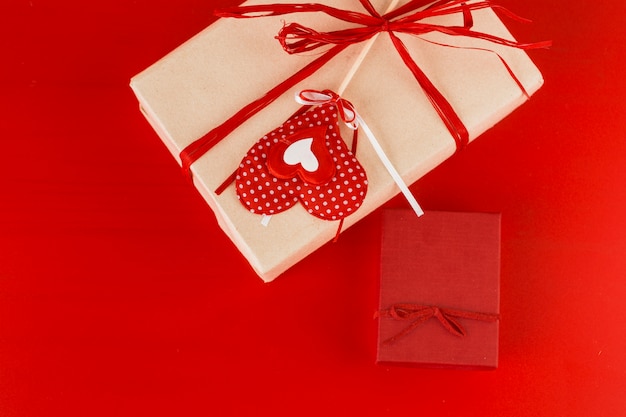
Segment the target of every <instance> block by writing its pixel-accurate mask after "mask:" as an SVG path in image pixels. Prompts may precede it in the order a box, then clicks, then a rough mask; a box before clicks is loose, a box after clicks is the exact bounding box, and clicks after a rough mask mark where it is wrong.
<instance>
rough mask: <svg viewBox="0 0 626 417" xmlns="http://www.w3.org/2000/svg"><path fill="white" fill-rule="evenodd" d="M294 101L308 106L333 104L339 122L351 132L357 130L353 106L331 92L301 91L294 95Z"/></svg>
mask: <svg viewBox="0 0 626 417" xmlns="http://www.w3.org/2000/svg"><path fill="white" fill-rule="evenodd" d="M296 101H297V102H298V103H300V104H304V105H308V106H319V105H321V104H326V103H333V104H335V105H336V106H337V112H338V113H339V116H340V117H341V120H343V121H344V123H345V124H346V125H347V126H348V127H349V128H350V129H352V130H355V129H357V128H358V124H359V123H358V120H357V113H356V110H355V109H354V105H353V104H352V103H350V102H349V101H348V100H346V99H345V98H342V97H341V96H339V94H337V93H335V92H334V91H331V90H323V91H318V90H302V91H300V92H299V93H298V94H296Z"/></svg>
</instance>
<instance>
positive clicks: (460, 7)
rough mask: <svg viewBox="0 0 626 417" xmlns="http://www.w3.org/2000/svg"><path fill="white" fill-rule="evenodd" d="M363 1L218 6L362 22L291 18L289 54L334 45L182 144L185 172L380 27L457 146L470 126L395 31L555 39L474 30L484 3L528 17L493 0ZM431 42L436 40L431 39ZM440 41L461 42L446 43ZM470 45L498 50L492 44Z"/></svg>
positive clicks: (248, 14)
mask: <svg viewBox="0 0 626 417" xmlns="http://www.w3.org/2000/svg"><path fill="white" fill-rule="evenodd" d="M359 2H360V3H361V5H362V6H363V7H364V9H365V10H366V11H367V13H368V14H365V13H361V12H356V11H351V10H342V9H337V8H335V7H331V6H327V5H323V4H316V3H303V4H267V5H253V6H239V7H232V8H224V9H218V10H217V11H216V12H215V14H216V15H217V16H220V17H234V18H258V17H265V16H279V15H285V14H292V13H306V12H309V13H311V12H315V13H325V14H327V15H329V16H332V17H335V18H337V19H340V20H342V21H345V22H347V23H352V24H358V25H360V26H358V27H354V28H349V29H343V30H337V31H332V32H318V31H315V30H314V29H311V28H308V27H306V26H303V25H300V24H298V23H290V24H286V25H285V26H284V27H283V28H282V29H281V31H280V32H279V34H278V36H277V39H278V40H279V41H280V43H281V45H282V46H283V48H284V49H285V51H287V52H288V53H290V54H292V53H299V52H304V51H310V50H313V49H316V48H319V47H322V46H325V45H332V46H331V47H330V48H329V49H328V50H327V51H326V52H325V53H324V54H322V55H321V56H320V57H318V58H316V59H315V60H314V61H312V62H311V63H309V64H308V65H306V66H305V67H304V68H302V69H301V70H300V71H298V72H296V73H295V74H293V75H292V76H291V77H289V78H288V79H286V80H285V81H283V82H282V83H280V84H278V85H277V86H276V87H274V88H273V89H271V90H270V91H268V92H267V93H266V94H265V95H264V96H263V97H260V98H259V99H257V100H255V101H253V102H252V103H250V104H248V105H247V106H245V107H244V108H242V109H241V110H240V111H238V112H237V113H235V114H234V115H233V116H231V117H230V118H229V119H228V120H226V121H225V122H224V123H222V124H221V125H220V126H218V127H216V128H215V129H213V130H211V131H210V132H209V133H207V134H206V135H204V136H203V137H201V138H200V139H198V140H196V141H194V142H192V143H191V144H190V145H189V146H187V147H186V148H185V149H183V151H182V152H181V154H180V158H181V162H182V168H183V172H184V173H186V174H187V175H188V176H189V178H191V172H190V166H191V164H193V163H194V162H195V161H196V160H197V159H199V158H200V157H201V156H202V155H204V154H205V153H206V152H207V151H209V150H210V149H211V148H212V147H213V146H215V145H216V144H217V143H219V142H220V141H221V140H222V139H224V138H225V137H226V136H228V135H229V134H230V133H231V132H232V131H233V130H235V129H236V128H237V127H238V126H239V125H240V124H241V123H243V122H245V121H246V120H248V119H249V118H250V117H252V116H254V115H255V114H256V113H258V112H259V111H260V110H262V109H263V108H265V107H267V106H268V105H269V104H271V103H272V102H273V101H274V100H276V99H277V98H278V97H280V96H281V95H282V94H283V93H285V92H286V91H288V90H289V89H290V88H292V87H294V86H295V85H296V84H298V83H299V82H301V81H303V80H304V79H306V78H307V77H309V76H310V75H312V74H313V73H315V72H316V71H317V70H318V69H319V68H321V67H322V66H324V65H325V64H326V63H327V62H328V61H330V60H331V59H332V58H333V57H334V56H336V55H337V54H339V53H340V52H341V51H343V50H344V49H345V48H347V47H348V46H349V45H352V44H355V43H358V42H362V41H364V40H367V39H370V38H372V37H373V36H374V35H376V34H378V33H380V32H386V33H387V34H388V35H389V37H390V38H391V41H392V42H393V45H394V47H395V48H396V50H397V51H398V53H399V55H400V57H401V58H402V60H403V62H404V63H405V65H406V66H407V67H408V68H409V70H410V71H411V73H412V74H413V76H414V77H415V79H416V80H417V82H418V83H419V85H420V86H421V87H422V89H423V90H424V92H425V93H426V95H427V97H428V98H429V100H430V102H431V103H432V105H433V107H434V108H435V109H436V111H437V113H438V114H439V116H440V117H441V119H442V120H443V122H444V123H445V125H446V127H447V129H448V130H449V131H450V133H451V135H452V136H453V138H454V139H455V141H456V144H457V149H461V148H463V147H464V146H465V145H466V144H467V142H468V141H469V134H468V132H467V129H466V128H465V126H464V124H463V122H462V121H461V119H460V118H459V116H458V115H457V114H456V112H455V111H454V109H453V108H452V106H451V105H450V103H449V102H448V101H447V99H446V98H445V97H444V96H443V95H442V94H441V93H440V92H439V90H437V88H436V87H435V86H434V85H433V83H432V82H431V81H430V80H429V79H428V77H427V76H426V74H425V73H424V72H423V71H422V70H421V69H420V68H419V66H418V65H417V63H416V62H415V61H414V60H413V58H411V56H410V54H409V51H408V49H407V48H406V46H405V45H404V43H403V42H402V40H401V39H400V38H398V36H397V35H396V33H395V32H398V33H408V34H412V35H415V36H419V35H422V34H425V33H428V32H439V33H443V34H446V35H450V36H464V37H471V38H478V39H483V40H486V41H488V42H492V43H496V44H501V45H506V46H510V47H514V48H520V49H524V50H527V49H535V48H545V47H548V46H550V44H551V42H537V43H518V42H516V41H511V40H508V39H504V38H500V37H497V36H493V35H490V34H487V33H481V32H477V31H474V30H472V26H473V19H472V14H471V13H472V11H474V10H479V9H485V8H493V9H497V10H498V11H500V12H501V13H503V14H504V15H505V16H507V17H509V18H512V19H514V20H517V21H522V22H524V21H527V20H526V19H522V18H520V17H518V16H516V15H514V14H513V13H511V12H509V11H507V10H506V9H504V8H502V7H500V6H497V5H495V4H492V3H491V2H490V1H488V0H487V1H476V2H471V3H466V2H465V0H440V1H436V2H434V3H432V4H430V5H429V6H427V7H426V8H424V6H425V5H426V4H428V3H430V2H429V1H424V0H412V1H409V2H408V3H406V4H405V5H403V6H401V7H399V8H397V9H395V10H392V11H390V12H389V13H385V14H383V15H381V14H380V13H378V11H376V9H375V8H374V6H373V5H372V4H371V2H370V0H359ZM420 9H421V10H420ZM457 13H461V14H462V16H463V25H462V26H442V25H438V24H433V23H427V22H424V20H425V19H427V18H431V17H436V16H443V15H452V14H457ZM428 42H431V43H435V42H432V41H428ZM435 44H437V45H441V46H449V47H455V48H459V47H456V46H452V45H446V44H441V43H435ZM460 48H462V47H460ZM470 49H476V50H479V51H487V52H491V53H495V52H493V51H491V50H489V49H482V48H470ZM496 55H497V56H498V57H499V58H500V60H501V61H502V63H503V65H504V67H505V68H506V70H507V71H508V73H509V74H510V75H511V77H512V78H513V79H514V80H515V82H516V83H517V84H518V86H519V87H520V89H521V90H522V91H523V92H524V94H526V95H527V93H526V91H525V90H524V87H523V86H522V84H521V82H520V81H519V80H518V79H517V77H516V76H515V74H514V73H513V71H512V70H511V69H510V68H509V66H508V65H507V63H506V62H505V60H504V59H503V58H502V57H500V55H498V54H497V53H496Z"/></svg>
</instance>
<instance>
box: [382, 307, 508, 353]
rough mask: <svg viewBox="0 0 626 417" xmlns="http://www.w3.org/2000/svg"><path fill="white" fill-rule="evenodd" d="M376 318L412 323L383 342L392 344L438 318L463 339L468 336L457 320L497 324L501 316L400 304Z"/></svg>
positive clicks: (447, 328) (444, 325) (383, 311)
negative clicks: (428, 321)
mask: <svg viewBox="0 0 626 417" xmlns="http://www.w3.org/2000/svg"><path fill="white" fill-rule="evenodd" d="M375 317H381V318H392V319H395V320H402V321H410V322H411V323H410V324H409V325H408V326H407V327H405V328H404V329H403V330H402V331H400V333H398V334H396V335H395V336H392V337H390V338H389V339H387V340H385V341H384V342H383V344H391V343H394V342H395V341H397V340H398V339H400V338H402V337H404V336H406V335H407V334H409V333H410V332H412V331H413V330H414V329H415V328H416V327H418V326H419V325H421V324H422V323H424V322H426V321H427V320H429V319H431V318H436V319H437V320H438V321H439V323H441V325H442V326H443V327H444V328H445V329H446V330H447V331H449V332H450V333H452V334H453V335H455V336H459V337H463V336H465V335H466V332H465V329H464V328H463V326H462V325H461V324H460V323H459V322H458V320H456V319H470V320H478V321H484V322H496V321H498V320H499V318H500V315H499V314H491V313H479V312H475V311H466V310H456V309H451V308H443V307H438V306H431V305H420V304H410V303H404V304H403V303H400V304H394V305H393V306H391V307H390V308H388V309H386V310H381V311H378V312H377V313H376V314H375Z"/></svg>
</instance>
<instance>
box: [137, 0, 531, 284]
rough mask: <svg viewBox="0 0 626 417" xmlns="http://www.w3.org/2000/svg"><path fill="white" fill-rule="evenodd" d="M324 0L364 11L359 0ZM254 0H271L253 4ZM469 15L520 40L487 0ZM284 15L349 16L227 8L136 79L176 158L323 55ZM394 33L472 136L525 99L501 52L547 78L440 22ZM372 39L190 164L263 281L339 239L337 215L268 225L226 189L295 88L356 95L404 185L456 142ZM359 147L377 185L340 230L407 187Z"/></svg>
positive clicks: (299, 212)
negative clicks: (298, 43)
mask: <svg viewBox="0 0 626 417" xmlns="http://www.w3.org/2000/svg"><path fill="white" fill-rule="evenodd" d="M270 2H271V3H275V2H274V1H271V0H270ZM296 2H297V1H296ZM300 2H302V1H300ZM327 3H328V4H331V3H332V6H334V7H336V8H340V9H347V10H356V9H358V10H359V11H361V12H363V9H362V8H361V5H360V4H359V2H358V1H356V0H334V1H332V2H330V1H328V2H327ZM372 3H373V4H374V6H375V7H376V8H377V10H379V11H385V10H387V9H388V8H389V6H390V4H389V3H390V0H377V1H373V2H372ZM250 4H265V3H263V2H262V1H258V0H254V1H248V2H246V3H244V5H250ZM472 15H473V20H474V29H475V30H477V31H480V32H486V33H490V34H493V35H496V36H500V37H502V38H507V39H513V38H512V36H511V35H510V33H509V32H508V31H507V29H506V27H505V26H504V24H503V23H502V22H501V21H500V19H499V18H498V17H497V15H496V14H495V13H494V11H493V10H491V9H488V8H487V9H483V10H478V11H474V12H473V13H472ZM431 20H432V21H433V22H435V23H438V24H439V23H441V24H446V25H462V23H463V19H462V16H461V14H460V13H457V14H456V15H450V16H439V17H436V18H432V19H431ZM285 21H287V22H298V23H300V24H303V25H306V26H309V27H313V28H315V29H316V30H318V31H329V30H338V29H343V28H345V27H346V23H345V22H343V21H340V20H338V19H335V18H332V17H329V16H327V15H324V14H322V13H295V14H292V15H285V16H272V17H260V18H251V19H231V18H221V19H218V20H217V21H216V22H215V23H213V24H212V25H210V26H209V27H208V28H207V29H205V30H204V31H202V32H201V33H199V34H198V35H196V36H195V37H193V38H192V39H190V40H189V41H187V42H186V43H184V44H183V45H182V46H180V47H179V48H177V49H176V50H174V51H173V52H171V53H170V54H168V55H167V56H166V57H164V58H163V59H161V60H160V61H158V62H157V63H155V64H154V65H152V66H151V67H149V68H148V69H146V70H145V71H143V72H142V73H140V74H138V75H137V76H135V77H134V78H133V79H132V82H131V86H132V88H133V90H134V92H135V94H136V96H137V98H138V100H139V102H140V106H141V109H142V111H143V112H144V114H145V116H146V117H147V119H148V120H149V122H150V123H151V125H152V126H153V127H154V129H155V130H156V132H157V133H158V134H159V136H160V137H161V139H162V140H163V142H164V143H165V145H166V146H167V147H168V149H169V150H170V151H171V153H172V155H173V156H174V157H175V158H176V159H177V160H178V162H179V163H180V162H181V161H180V157H179V154H180V152H181V151H182V150H183V149H184V148H185V147H186V146H188V145H189V144H190V143H192V142H194V141H195V140H197V139H198V138H200V137H202V136H203V135H205V134H206V133H207V132H209V131H210V130H211V129H213V128H214V127H216V126H218V125H220V124H221V123H222V122H224V121H225V120H227V119H228V118H229V117H231V116H232V115H233V114H235V113H236V112H237V111H239V110H240V109H241V108H243V107H244V106H246V105H247V104H249V103H251V102H252V101H254V100H256V99H258V98H259V97H261V96H263V95H264V94H265V93H266V92H267V91H268V90H270V89H272V88H273V87H275V86H276V85H278V84H279V83H281V82H282V81H284V80H285V79H287V78H289V77H290V76H291V75H292V74H294V73H295V72H297V71H298V70H299V69H301V68H302V67H304V66H305V65H307V64H308V63H310V62H312V61H313V60H314V59H316V58H317V57H319V55H320V54H319V53H317V52H313V53H304V54H296V55H289V54H287V53H286V52H285V51H283V49H282V47H281V45H280V44H279V43H278V41H277V40H276V39H275V36H276V34H277V32H278V31H279V30H280V29H281V28H282V27H283V25H284V23H285ZM397 36H398V37H399V38H401V39H402V41H403V42H404V43H405V44H406V46H407V48H408V49H409V52H410V54H411V56H412V57H413V59H414V60H415V61H416V62H417V63H418V65H419V67H420V68H421V69H422V70H423V71H424V72H425V73H426V74H427V76H428V78H429V79H430V80H431V81H432V83H433V84H434V85H435V86H436V87H437V88H438V89H439V91H441V93H442V94H443V95H444V96H445V97H446V98H447V99H448V101H449V102H450V104H451V105H452V107H453V108H454V110H455V112H456V113H457V114H458V115H459V116H460V118H461V120H462V121H463V122H464V124H465V126H466V127H467V130H468V131H469V139H470V140H473V139H474V138H476V137H477V136H479V135H480V134H481V133H482V132H484V131H485V130H486V129H488V128H489V127H491V126H492V125H494V124H495V123H496V122H498V121H499V120H500V119H502V118H503V117H505V116H506V115H507V114H509V113H510V112H511V111H513V110H514V109H515V108H516V107H518V106H519V105H521V104H522V103H523V102H524V101H525V100H526V99H527V96H526V95H524V94H523V92H522V91H521V89H520V88H519V86H518V85H517V84H516V82H515V81H514V79H513V78H512V77H511V76H510V74H509V72H508V71H507V69H506V67H505V65H503V63H502V61H501V58H502V59H503V60H505V61H506V62H507V65H508V66H509V67H510V69H511V71H512V72H514V73H515V75H516V77H517V78H518V79H519V81H520V82H521V84H522V85H523V86H524V88H525V90H526V91H527V93H528V94H529V95H530V94H533V93H534V92H535V91H536V90H537V89H538V88H539V87H540V86H541V85H542V83H543V80H542V77H541V74H540V73H539V71H538V70H537V68H536V67H535V66H534V65H533V63H532V62H531V60H530V59H529V57H528V56H527V55H526V53H525V52H523V51H522V50H520V49H516V48H511V47H506V46H502V45H495V44H492V43H489V42H486V41H484V40H479V39H470V38H464V37H459V36H445V35H442V34H438V33H428V34H424V35H421V36H420V37H416V36H411V35H407V34H402V33H398V34H397ZM373 39H374V40H373V41H372V42H361V43H357V44H354V45H351V46H349V47H348V48H346V49H345V50H344V51H343V52H341V53H340V54H339V55H337V56H336V57H334V58H333V59H332V60H330V62H328V63H327V64H325V65H324V66H323V67H322V68H321V69H319V70H318V71H317V72H315V73H314V74H313V75H312V76H310V77H309V78H307V79H306V80H304V81H302V82H300V83H299V84H298V85H296V86H295V87H293V88H291V89H289V90H288V91H287V92H285V93H284V94H282V95H281V96H280V97H279V98H278V99H277V100H275V101H274V102H273V103H272V104H271V105H270V106H268V107H266V108H264V109H263V110H261V111H260V112H259V113H258V114H256V115H254V116H253V117H252V118H250V119H249V120H248V121H247V122H245V123H242V124H241V126H239V127H238V128H237V129H236V130H235V131H233V132H232V133H231V134H230V135H228V136H227V137H226V138H225V140H222V141H221V142H219V143H218V144H217V145H216V146H215V147H213V148H212V149H211V150H210V151H208V152H207V153H206V154H204V155H203V156H202V157H201V158H200V159H199V160H198V161H196V162H195V163H194V164H193V165H192V166H191V172H192V173H193V182H194V185H195V187H196V188H197V189H198V191H199V192H200V193H201V194H202V196H203V197H204V198H205V200H206V201H207V203H208V204H209V206H211V208H212V209H213V211H214V213H215V215H216V218H217V220H218V222H219V224H220V226H221V227H222V228H223V230H224V231H225V232H226V233H227V235H228V236H229V237H230V238H231V239H232V241H233V242H234V243H235V245H236V246H237V247H238V248H239V250H240V251H241V252H242V253H243V255H244V256H245V257H246V258H247V260H248V261H249V263H250V264H251V265H252V267H253V268H254V269H255V270H256V272H257V273H258V274H259V275H260V276H261V278H262V279H263V280H265V281H271V280H272V279H274V278H275V277H276V276H278V275H279V274H281V273H282V272H284V271H285V270H287V269H288V268H289V267H290V266H292V265H294V264H295V263H296V262H298V261H299V260H301V259H302V258H304V257H305V256H307V255H308V254H310V253H311V252H313V251H314V250H315V249H317V248H318V247H320V246H321V245H323V244H325V243H326V242H328V241H329V240H331V239H332V238H333V237H334V236H335V234H336V232H337V222H334V221H324V220H320V219H318V218H316V217H313V216H311V215H309V214H308V213H307V212H306V210H305V209H304V208H303V207H301V206H300V205H297V207H293V208H292V209H290V210H288V211H285V212H283V213H280V214H277V215H274V216H272V218H271V221H270V222H269V224H268V225H267V226H264V225H262V224H261V216H259V215H257V214H252V213H250V212H249V211H248V210H247V209H246V208H244V207H243V205H242V204H241V203H240V202H239V201H238V199H237V196H236V193H235V190H234V186H233V185H231V186H230V187H229V188H227V189H226V190H225V191H224V192H223V193H221V194H220V195H217V194H216V193H215V190H216V188H218V187H219V186H220V185H221V184H222V182H223V181H224V180H225V179H226V178H227V177H228V176H229V175H230V174H231V173H232V172H233V171H234V170H235V169H237V167H238V166H239V164H240V162H241V160H242V158H243V156H244V155H245V154H246V152H247V151H248V149H249V148H250V147H251V146H252V145H253V144H254V143H255V142H256V141H258V140H259V139H260V138H261V137H263V136H264V135H265V134H266V133H268V132H270V131H272V130H273V129H275V128H276V127H278V126H280V125H281V124H282V123H284V122H285V121H286V120H287V119H288V118H289V116H290V115H292V114H293V113H294V111H295V110H296V109H297V108H298V107H299V104H297V103H295V101H294V95H295V94H296V93H297V92H299V91H301V90H304V89H317V90H325V89H330V90H333V91H337V92H340V93H341V95H342V97H344V98H345V99H347V100H349V101H351V102H352V103H353V104H354V107H355V108H356V111H357V112H358V113H359V114H360V116H361V117H362V119H363V120H365V121H366V122H367V124H368V125H369V127H370V128H371V130H372V131H373V133H374V134H375V136H376V137H377V138H378V141H379V142H380V143H381V146H382V148H383V149H384V151H385V153H386V154H387V156H388V157H389V159H390V161H391V162H392V164H393V165H394V166H395V168H396V169H397V171H398V172H399V173H400V175H401V176H402V177H403V179H404V181H405V183H407V184H411V183H413V182H414V181H416V180H417V179H418V178H420V177H421V176H423V175H424V174H426V173H427V172H428V171H430V170H431V169H433V168H434V167H436V166H437V165H438V164H440V163H441V162H442V161H444V160H445V159H447V158H448V157H449V156H451V155H452V154H453V153H454V152H455V150H456V143H455V141H454V140H453V138H452V136H451V134H450V133H449V132H448V130H447V129H446V127H445V125H444V123H443V122H442V120H441V118H440V117H439V116H438V115H437V113H436V111H435V110H434V108H433V106H432V104H431V103H430V102H429V100H428V98H427V97H426V96H425V94H424V92H423V90H422V89H421V87H420V86H419V85H418V83H417V82H416V80H415V78H414V77H413V75H412V73H411V72H410V71H409V70H408V69H407V67H406V66H405V64H404V63H403V62H402V59H401V58H400V57H399V55H398V53H397V51H396V50H395V49H394V47H393V45H392V42H391V40H390V37H389V36H388V35H387V34H386V33H380V34H379V35H376V36H375V37H374V38H373ZM426 40H428V41H430V42H427V41H426ZM435 42H439V43H445V44H452V43H454V45H457V46H459V47H457V48H452V47H447V46H441V45H438V44H436V43H435ZM472 48H473V49H472ZM476 48H481V49H476ZM484 49H489V50H492V51H494V52H487V51H486V50H484ZM341 129H342V136H343V137H344V138H345V139H346V140H347V141H348V138H350V137H351V133H350V132H349V130H348V128H347V127H345V126H343V125H342V126H341ZM356 156H357V158H358V159H359V161H360V163H361V165H362V166H363V167H364V168H365V170H366V172H367V176H368V181H369V185H368V193H367V196H366V198H365V201H364V202H363V204H362V206H361V207H360V208H359V209H358V210H357V211H356V212H355V213H354V214H352V215H350V216H348V217H346V218H345V223H344V224H343V230H345V229H346V228H348V227H350V226H351V225H353V224H354V223H356V222H357V221H359V220H360V219H361V218H363V217H364V216H366V215H367V214H368V213H370V212H372V211H373V210H375V209H376V208H377V207H379V206H380V205H381V204H383V203H384V202H386V201H387V200H389V199H390V198H392V197H393V196H394V195H396V194H397V193H398V192H399V190H398V187H397V185H396V183H394V181H393V179H392V178H391V177H390V175H389V174H388V172H387V170H386V169H385V168H384V166H383V164H382V163H381V161H380V160H379V158H378V156H377V155H376V153H375V152H374V151H373V148H372V146H371V145H370V143H369V142H368V141H367V140H365V139H360V140H359V147H358V149H357V151H356Z"/></svg>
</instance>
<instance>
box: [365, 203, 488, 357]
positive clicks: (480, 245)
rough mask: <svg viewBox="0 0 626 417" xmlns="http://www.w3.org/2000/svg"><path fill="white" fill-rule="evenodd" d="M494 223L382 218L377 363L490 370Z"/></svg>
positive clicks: (433, 216)
mask: <svg viewBox="0 0 626 417" xmlns="http://www.w3.org/2000/svg"><path fill="white" fill-rule="evenodd" d="M499 298H500V215H499V214H489V213H451V212H429V213H427V214H426V215H425V216H424V217H423V218H417V217H416V216H415V215H414V214H413V212H412V211H410V210H386V211H385V212H384V213H383V234H382V260H381V285H380V310H379V312H378V316H379V331H378V352H377V363H383V364H401V365H419V366H427V367H449V368H496V367H497V365H498V327H499V326H498V325H499V322H498V319H499V316H498V314H499Z"/></svg>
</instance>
